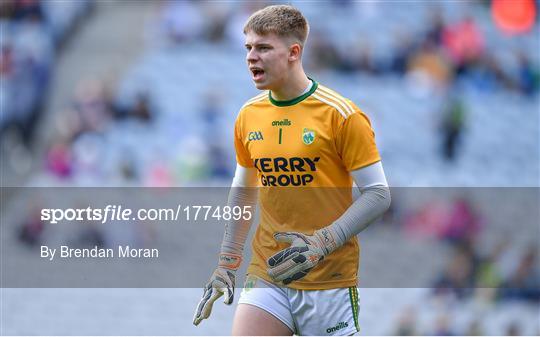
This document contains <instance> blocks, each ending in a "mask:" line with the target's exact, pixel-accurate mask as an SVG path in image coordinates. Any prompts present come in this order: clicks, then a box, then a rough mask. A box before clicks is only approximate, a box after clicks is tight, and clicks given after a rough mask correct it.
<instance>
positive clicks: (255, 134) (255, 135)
mask: <svg viewBox="0 0 540 337" xmlns="http://www.w3.org/2000/svg"><path fill="white" fill-rule="evenodd" d="M255 140H263V134H262V132H261V131H252V132H250V133H249V134H248V141H255Z"/></svg>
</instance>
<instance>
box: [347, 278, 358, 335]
mask: <svg viewBox="0 0 540 337" xmlns="http://www.w3.org/2000/svg"><path fill="white" fill-rule="evenodd" d="M349 298H350V300H351V308H352V312H353V319H354V326H355V327H356V331H357V332H360V326H359V325H358V289H356V287H350V288H349Z"/></svg>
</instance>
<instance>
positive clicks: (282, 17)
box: [244, 5, 309, 46]
mask: <svg viewBox="0 0 540 337" xmlns="http://www.w3.org/2000/svg"><path fill="white" fill-rule="evenodd" d="M250 31H251V32H254V33H256V34H259V35H266V34H270V33H274V34H276V35H277V36H279V37H285V38H289V37H292V38H293V39H295V40H296V42H298V43H299V44H300V45H301V46H304V44H305V43H306V40H307V37H308V34H309V25H308V22H307V20H306V18H305V17H304V16H303V15H302V13H301V12H300V11H299V10H298V9H296V8H294V7H293V6H289V5H274V6H268V7H265V8H263V9H261V10H258V11H257V12H255V13H253V14H252V15H251V16H250V17H249V19H248V20H247V22H246V24H245V26H244V34H247V33H248V32H250Z"/></svg>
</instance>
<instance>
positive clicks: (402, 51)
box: [389, 31, 415, 75]
mask: <svg viewBox="0 0 540 337" xmlns="http://www.w3.org/2000/svg"><path fill="white" fill-rule="evenodd" d="M394 41H395V42H394V44H395V47H394V52H393V53H391V57H392V58H391V60H390V66H389V70H390V71H392V72H395V73H397V74H398V75H404V74H405V71H406V70H407V65H408V64H409V61H410V58H411V56H412V54H413V52H414V50H415V44H414V40H413V38H412V37H411V36H410V35H409V34H407V33H406V32H401V31H399V32H397V33H396V35H395V37H394Z"/></svg>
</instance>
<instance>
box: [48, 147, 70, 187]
mask: <svg viewBox="0 0 540 337" xmlns="http://www.w3.org/2000/svg"><path fill="white" fill-rule="evenodd" d="M46 168H47V170H48V172H49V173H50V174H52V175H53V176H56V177H58V178H67V177H70V176H71V174H72V172H73V154H72V151H71V147H70V143H68V142H66V141H57V142H55V143H54V144H53V145H52V146H51V147H50V148H49V150H48V151H47V155H46Z"/></svg>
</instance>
